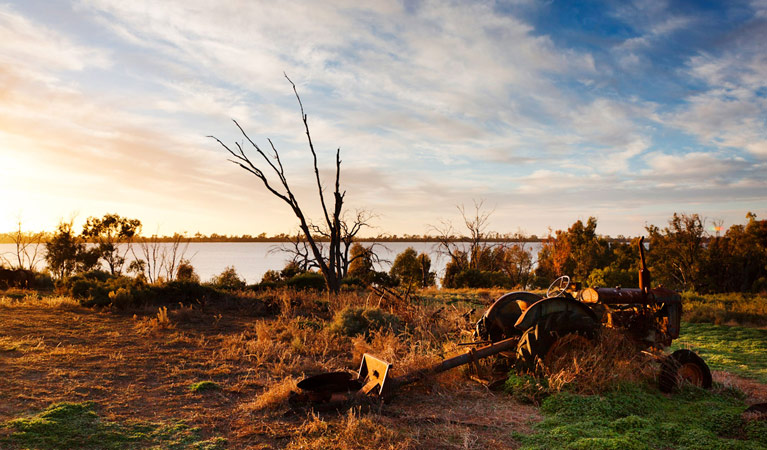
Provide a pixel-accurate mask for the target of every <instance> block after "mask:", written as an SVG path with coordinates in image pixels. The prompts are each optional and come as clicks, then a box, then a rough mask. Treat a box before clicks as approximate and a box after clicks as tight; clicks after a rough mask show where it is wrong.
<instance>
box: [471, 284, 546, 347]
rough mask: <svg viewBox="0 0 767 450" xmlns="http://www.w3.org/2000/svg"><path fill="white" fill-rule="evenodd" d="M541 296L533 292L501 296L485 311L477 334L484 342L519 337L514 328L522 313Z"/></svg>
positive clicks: (478, 323)
mask: <svg viewBox="0 0 767 450" xmlns="http://www.w3.org/2000/svg"><path fill="white" fill-rule="evenodd" d="M540 299H541V296H540V295H538V294H533V293H532V292H525V291H516V292H510V293H508V294H505V295H503V296H501V297H500V298H499V299H498V300H496V301H495V302H494V303H493V305H492V306H490V308H488V309H487V311H485V313H484V314H483V315H482V318H480V319H479V321H478V322H477V325H476V330H475V334H476V336H477V337H479V338H480V339H483V340H491V341H493V342H496V341H500V340H501V339H503V338H506V337H511V336H514V335H519V334H520V333H519V332H518V331H517V330H516V329H515V328H514V323H516V321H517V319H518V318H519V316H520V315H521V314H522V311H523V310H524V309H526V308H527V306H528V305H532V304H534V303H535V302H537V301H538V300H540Z"/></svg>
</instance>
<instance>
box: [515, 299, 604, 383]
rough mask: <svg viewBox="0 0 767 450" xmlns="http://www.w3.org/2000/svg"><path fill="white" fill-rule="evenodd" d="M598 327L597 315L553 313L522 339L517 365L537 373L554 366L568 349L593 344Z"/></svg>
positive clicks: (522, 370) (519, 368) (525, 370)
mask: <svg viewBox="0 0 767 450" xmlns="http://www.w3.org/2000/svg"><path fill="white" fill-rule="evenodd" d="M598 328H599V324H597V323H596V322H595V321H594V319H592V318H591V317H588V316H586V315H584V314H580V313H578V312H577V311H563V312H558V313H554V314H549V315H548V316H546V317H544V318H543V319H541V320H540V321H539V322H538V323H537V324H535V325H534V326H532V327H530V328H528V329H527V330H526V331H525V332H524V333H523V334H522V337H521V338H520V339H519V344H517V361H516V366H517V369H518V370H519V371H521V372H528V373H535V372H538V371H539V369H540V368H542V367H549V368H551V367H553V366H554V364H555V363H556V361H557V360H559V359H560V358H561V357H562V356H565V355H566V354H567V353H569V352H571V351H573V350H580V349H583V348H587V347H589V346H590V345H591V340H592V339H593V338H594V336H595V334H596V331H597V329H598Z"/></svg>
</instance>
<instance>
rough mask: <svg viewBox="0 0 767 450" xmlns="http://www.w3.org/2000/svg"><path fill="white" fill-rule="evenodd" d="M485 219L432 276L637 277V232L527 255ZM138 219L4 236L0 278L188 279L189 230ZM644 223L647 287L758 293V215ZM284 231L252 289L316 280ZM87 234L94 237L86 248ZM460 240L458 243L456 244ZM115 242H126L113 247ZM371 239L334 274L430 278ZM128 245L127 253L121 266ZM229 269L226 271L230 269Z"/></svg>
mask: <svg viewBox="0 0 767 450" xmlns="http://www.w3.org/2000/svg"><path fill="white" fill-rule="evenodd" d="M487 217H488V215H479V214H478V215H477V218H476V219H474V221H471V220H469V221H467V222H466V227H467V231H466V232H465V233H458V232H454V231H452V229H451V231H450V233H443V235H442V236H440V237H437V238H436V239H435V242H438V243H439V245H438V247H439V250H438V251H439V253H441V254H442V255H443V256H446V257H447V258H448V263H447V266H446V269H445V272H444V274H443V275H442V278H441V279H440V281H441V284H442V286H443V287H447V288H484V287H500V288H507V289H513V288H522V289H527V288H529V287H541V288H543V287H546V286H547V285H548V283H550V282H551V280H553V279H554V278H556V277H558V276H560V275H570V276H571V277H572V278H573V279H574V280H577V281H579V282H581V283H582V284H583V285H585V286H602V287H614V286H622V287H636V286H637V285H638V279H637V273H638V270H639V251H638V248H639V238H634V239H631V240H628V239H625V240H615V239H611V238H608V237H606V236H602V235H599V234H598V233H597V219H596V218H594V217H590V218H589V219H588V220H587V221H586V222H585V223H584V222H583V221H581V220H578V221H576V222H575V223H573V225H572V226H570V227H569V228H568V229H566V230H557V231H556V232H554V233H552V234H551V235H549V236H548V237H546V238H545V239H542V240H541V242H542V245H541V247H540V249H539V250H538V253H537V255H536V257H534V255H533V250H532V248H531V247H528V246H526V245H525V242H526V241H519V240H518V241H513V240H511V239H509V240H508V241H503V240H498V239H497V237H498V234H497V233H486V232H485V231H484V226H485V224H486V223H487V222H486V219H487ZM140 227H141V222H140V221H139V220H137V219H128V218H124V217H121V216H118V215H116V214H107V215H105V216H104V217H102V218H97V217H89V218H88V219H87V221H86V223H85V225H84V226H83V229H82V232H80V233H78V232H77V231H76V230H74V228H73V224H72V223H71V222H68V223H67V222H62V223H60V224H59V227H58V229H57V231H56V232H55V233H52V234H51V235H50V236H48V239H47V240H46V241H42V240H41V239H40V234H37V235H35V236H37V240H35V236H33V235H31V234H29V233H23V232H22V231H21V229H19V231H18V233H17V234H16V235H15V236H14V239H15V241H14V242H15V243H16V252H15V254H14V255H10V256H11V257H9V255H0V256H2V258H1V259H0V265H2V266H3V268H2V271H4V272H3V273H5V274H6V275H4V276H8V277H10V278H9V280H8V283H9V285H10V282H11V281H13V280H12V278H13V277H16V278H18V280H17V281H19V283H16V282H15V281H14V282H13V283H14V284H20V285H24V283H27V284H29V282H30V281H33V279H34V277H33V276H32V275H33V274H32V273H36V274H42V275H44V276H46V277H48V279H49V280H51V282H52V281H54V280H59V281H65V280H66V279H68V278H70V277H72V276H75V275H78V274H83V273H87V272H91V271H94V270H95V271H102V272H103V273H104V274H105V275H106V276H108V277H112V278H114V277H117V278H120V277H123V278H124V277H125V274H126V273H132V274H133V275H134V278H136V279H143V280H146V282H148V283H150V284H156V283H160V284H162V283H163V282H168V281H173V280H174V279H186V280H188V281H194V280H195V277H196V276H192V275H190V274H194V268H193V267H192V264H191V261H189V260H187V259H185V256H184V251H185V249H186V247H185V246H188V244H189V242H194V238H193V237H192V238H189V237H184V236H182V235H178V234H176V235H175V236H174V237H173V238H172V239H171V240H169V241H168V242H171V243H172V244H171V245H170V246H160V245H158V244H161V243H162V242H161V240H160V238H158V237H156V236H155V237H152V238H149V239H141V238H137V236H138V232H139V230H140ZM646 231H647V240H646V241H645V242H647V243H648V244H649V246H648V247H649V249H648V251H647V264H648V266H649V267H650V269H651V272H652V277H653V281H654V284H655V285H657V284H663V285H664V286H666V287H669V288H671V289H675V290H679V291H690V292H699V293H722V292H767V220H757V218H756V215H755V214H753V213H750V212H749V213H748V214H747V215H746V223H745V224H735V225H732V226H731V227H730V228H729V229H727V230H726V231H725V232H724V233H723V234H722V235H719V233H717V235H714V236H712V235H710V234H709V233H708V232H707V231H706V226H705V220H704V219H703V218H701V217H700V216H699V215H698V214H689V215H688V214H677V213H674V215H673V216H672V217H671V218H670V219H669V220H668V225H667V226H665V227H663V228H661V227H658V226H655V225H649V226H647V227H646ZM283 236H285V237H287V235H283ZM292 239H293V242H292V244H293V245H294V247H293V248H292V249H290V248H284V250H285V251H287V252H288V253H290V254H292V255H293V260H292V261H291V263H289V264H288V266H286V268H285V269H283V270H282V271H269V272H268V273H267V274H266V275H265V276H264V279H263V280H262V281H261V283H259V284H261V285H262V286H261V287H274V286H277V285H282V284H286V285H290V283H291V280H292V279H294V278H295V277H304V278H299V279H298V280H299V281H301V280H303V281H307V280H308V279H309V278H312V277H313V281H312V282H311V285H312V286H314V287H317V286H320V285H321V281H322V277H323V275H322V274H321V273H317V272H316V271H315V270H314V269H316V268H317V267H318V265H317V264H316V261H313V259H312V258H313V257H312V256H311V253H310V252H308V251H307V250H306V246H305V245H306V242H305V241H301V240H300V239H296V237H295V236H293V237H292ZM88 242H92V243H95V244H96V245H92V246H86V245H85V244H86V243H88ZM462 242H466V243H468V245H459V244H460V243H462ZM121 243H128V244H130V243H132V244H135V245H133V247H130V246H128V247H119V244H121ZM376 246H377V244H376V243H374V242H370V241H366V240H362V239H356V238H355V239H350V240H349V241H348V242H345V246H344V247H343V250H342V251H343V253H342V255H341V260H342V262H343V264H342V277H341V278H342V279H345V280H344V282H345V283H346V285H347V286H355V285H356V286H365V285H370V284H378V285H383V286H386V287H395V288H396V287H401V288H403V289H407V290H408V291H410V290H411V289H418V288H424V287H428V286H431V285H434V284H435V282H436V281H437V278H436V277H437V274H435V273H434V272H431V267H430V266H431V260H430V257H429V255H426V254H420V255H419V254H417V253H416V252H415V250H413V248H412V247H411V248H408V249H406V250H405V251H404V252H402V253H400V254H399V255H397V257H396V258H395V260H394V262H393V265H392V268H391V270H390V271H388V272H383V271H376V270H375V266H376V263H378V262H379V261H380V260H379V259H378V256H377V255H376V248H377V247H376ZM131 248H132V249H131ZM129 249H130V251H131V252H132V253H133V255H134V260H133V261H131V262H130V264H126V263H127V262H128V260H127V258H126V257H127V251H128V250H129ZM41 260H44V261H45V262H46V266H47V267H46V268H45V269H43V270H42V271H38V270H37V269H36V268H35V264H36V261H41ZM533 261H536V263H535V264H534V263H533ZM182 269H183V270H182ZM8 271H16V272H15V273H14V274H9V273H7V272H8ZM19 271H27V272H30V273H27V274H21V273H19ZM184 271H186V272H184ZM230 272H231V273H230V275H233V276H235V277H236V275H235V274H234V268H231V271H230ZM306 277H309V278H306ZM317 277H319V279H317ZM197 281H198V282H199V279H198V278H197ZM294 281H295V280H294ZM303 281H302V282H303ZM318 282H320V283H318ZM48 284H50V282H49V283H48ZM236 284H237V285H238V286H240V285H241V286H244V285H245V283H244V282H242V283H236ZM30 287H31V285H30Z"/></svg>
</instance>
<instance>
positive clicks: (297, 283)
mask: <svg viewBox="0 0 767 450" xmlns="http://www.w3.org/2000/svg"><path fill="white" fill-rule="evenodd" d="M285 284H286V285H287V286H288V287H292V288H294V289H302V290H306V289H313V290H317V291H321V290H323V289H325V288H326V287H327V284H326V283H325V277H323V276H322V274H321V273H317V272H304V273H300V274H298V275H296V276H294V277H292V278H290V279H289V280H287V282H286V283H285Z"/></svg>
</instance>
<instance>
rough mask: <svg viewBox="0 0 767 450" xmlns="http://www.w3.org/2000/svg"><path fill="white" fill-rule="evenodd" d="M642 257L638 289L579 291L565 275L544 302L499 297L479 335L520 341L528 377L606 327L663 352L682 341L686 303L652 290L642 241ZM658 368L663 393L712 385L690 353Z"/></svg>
mask: <svg viewBox="0 0 767 450" xmlns="http://www.w3.org/2000/svg"><path fill="white" fill-rule="evenodd" d="M639 255H640V263H641V268H640V270H639V288H621V287H615V288H603V287H591V288H587V289H583V290H578V288H577V283H572V282H571V280H570V278H569V277H568V276H562V277H559V278H557V279H556V280H555V281H554V282H553V283H552V284H551V286H549V289H548V291H547V292H546V295H545V297H544V296H541V295H538V294H535V293H532V292H511V293H508V294H506V295H503V296H502V297H500V298H499V299H498V300H496V301H495V303H493V305H492V306H490V308H488V309H487V311H485V313H484V314H483V315H482V317H481V318H480V319H479V321H478V322H477V325H476V329H475V335H476V336H477V337H478V338H479V339H482V340H487V341H490V342H497V341H501V340H504V339H509V338H516V339H517V347H516V355H515V356H516V366H517V368H519V369H520V370H522V371H528V372H535V371H536V370H538V369H539V368H541V367H542V366H548V365H550V364H551V363H552V362H553V361H554V360H556V359H557V358H558V357H560V356H561V355H562V354H563V353H564V352H565V351H567V350H568V348H570V347H573V346H578V345H580V346H583V345H588V342H589V341H591V340H592V339H593V338H594V337H595V336H596V334H597V333H598V332H599V330H600V329H601V328H605V327H606V328H615V329H618V330H620V331H622V332H624V333H625V334H626V335H627V336H629V337H630V338H631V340H632V341H633V342H634V343H636V344H637V346H638V347H639V348H645V349H647V348H653V349H659V350H662V349H663V348H666V347H668V346H670V345H671V342H672V341H673V340H674V339H676V338H678V337H679V326H680V322H681V318H682V298H681V296H680V295H679V294H678V293H676V292H674V291H672V290H670V289H666V288H664V287H662V286H659V287H655V288H652V287H651V286H650V283H651V278H650V272H649V270H648V269H647V266H646V264H645V258H644V246H643V239H640V241H639ZM660 363H661V372H660V375H659V377H658V379H659V385H660V388H661V390H663V391H664V392H669V391H671V390H672V389H673V388H674V387H675V386H676V385H677V383H678V381H680V380H685V381H687V382H689V383H692V384H694V385H697V386H701V387H704V388H708V387H710V386H711V371H710V370H709V368H708V366H707V365H706V363H705V362H704V361H703V360H702V359H701V358H700V357H699V356H698V355H696V354H695V353H694V352H692V351H690V350H677V351H675V352H674V353H672V354H671V355H670V356H667V357H662V358H660Z"/></svg>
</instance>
